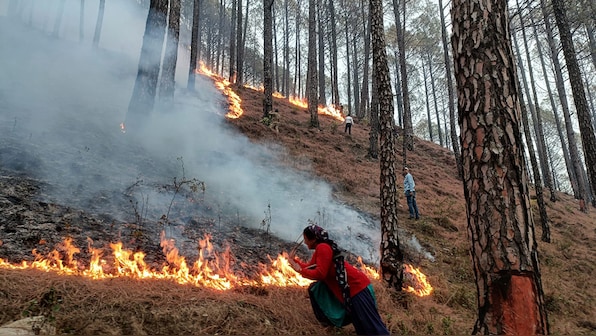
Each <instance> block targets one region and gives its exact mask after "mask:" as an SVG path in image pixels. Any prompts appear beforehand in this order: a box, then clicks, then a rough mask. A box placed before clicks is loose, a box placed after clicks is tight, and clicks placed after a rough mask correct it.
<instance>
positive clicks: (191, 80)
mask: <svg viewBox="0 0 596 336" xmlns="http://www.w3.org/2000/svg"><path fill="white" fill-rule="evenodd" d="M200 6H201V0H194V4H193V7H192V32H191V37H190V64H189V66H188V83H187V85H186V88H187V89H188V90H194V89H195V75H196V72H197V49H198V48H199V13H200Z"/></svg>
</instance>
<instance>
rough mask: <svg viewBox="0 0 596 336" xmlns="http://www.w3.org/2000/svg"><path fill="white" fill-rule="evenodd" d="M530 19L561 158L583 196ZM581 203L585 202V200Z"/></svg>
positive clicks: (574, 187)
mask: <svg viewBox="0 0 596 336" xmlns="http://www.w3.org/2000/svg"><path fill="white" fill-rule="evenodd" d="M530 20H531V23H532V27H533V28H534V39H535V42H536V46H537V49H538V57H539V58H540V65H541V67H542V75H543V76H544V83H545V85H546V92H547V95H548V98H549V102H550V106H551V109H552V110H553V115H554V119H555V125H556V126H557V134H558V135H559V141H560V142H561V149H562V150H563V158H564V160H565V167H566V168H567V175H568V176H569V182H570V183H571V188H572V190H573V195H574V196H575V198H583V197H584V196H583V195H584V194H585V189H584V190H582V191H580V190H579V185H578V182H577V176H576V175H575V171H574V170H573V164H572V161H571V157H570V155H569V145H568V144H567V141H566V140H565V136H564V134H563V127H562V125H561V120H560V119H559V112H558V108H557V104H556V103H555V97H554V95H553V92H552V90H551V87H550V80H549V75H548V70H547V69H546V61H545V60H544V54H543V52H542V44H541V43H540V39H539V38H538V29H537V28H536V23H535V22H534V17H533V16H532V15H530ZM583 203H585V201H584V202H583Z"/></svg>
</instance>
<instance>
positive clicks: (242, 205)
mask: <svg viewBox="0 0 596 336" xmlns="http://www.w3.org/2000/svg"><path fill="white" fill-rule="evenodd" d="M57 2H58V1H56V3H57ZM31 3H35V4H36V5H35V6H36V7H35V8H34V9H33V11H32V12H28V9H27V8H24V9H23V11H22V12H21V14H20V17H19V18H18V19H14V18H13V19H9V18H7V17H0V25H1V26H0V46H1V47H0V60H2V61H1V62H0V165H2V166H4V167H6V168H9V169H12V170H16V171H22V172H27V173H29V174H33V175H34V177H36V178H38V179H40V180H41V181H42V182H44V183H45V187H44V188H43V189H42V195H41V197H45V198H47V199H48V200H50V201H55V202H60V203H64V204H67V205H73V206H77V207H82V208H85V209H89V210H91V211H94V212H96V213H102V212H106V213H110V214H112V215H114V216H116V217H118V218H121V219H123V220H126V219H127V217H128V220H130V217H131V211H130V208H128V210H129V211H128V212H127V211H126V207H127V205H122V204H118V203H121V202H122V199H121V198H119V197H118V195H121V194H122V193H123V192H124V190H125V189H126V188H127V187H129V186H131V185H132V184H134V183H135V182H136V181H139V180H143V185H145V186H147V187H146V188H145V189H140V188H139V189H137V191H139V192H141V191H142V193H141V194H139V195H137V200H141V201H142V202H145V201H146V202H147V206H148V207H150V208H152V211H149V213H150V214H151V213H154V214H160V213H162V214H163V213H164V212H165V208H167V204H168V203H169V202H170V200H171V194H164V193H161V192H159V191H158V190H157V188H152V187H151V186H156V185H159V184H169V183H171V182H172V178H173V177H175V176H176V177H177V178H179V179H180V178H181V177H182V176H181V175H182V172H181V166H180V161H178V160H177V158H180V157H181V158H183V161H182V162H183V163H184V169H185V170H184V171H185V176H186V177H187V178H197V179H199V180H201V181H204V182H205V183H206V187H207V191H206V193H205V198H207V199H208V201H209V202H212V204H217V206H218V207H219V208H220V209H221V211H225V212H227V213H228V214H238V215H239V216H240V217H242V218H245V220H244V221H243V223H241V224H242V225H245V226H248V227H255V228H256V227H260V225H261V222H262V220H263V219H264V218H265V217H267V216H268V215H267V214H266V212H267V211H268V209H271V227H270V230H271V232H272V233H273V234H275V235H277V236H278V237H280V238H283V239H287V240H290V241H293V240H295V239H296V237H298V236H299V235H300V233H301V232H302V229H303V228H304V227H305V226H306V225H307V224H308V221H309V220H313V221H316V222H318V223H319V224H320V225H322V226H324V227H326V228H327V229H328V231H329V232H330V235H331V237H332V238H333V239H336V240H337V241H338V243H339V244H340V245H341V246H342V247H344V248H347V249H349V250H351V251H352V252H353V253H356V254H358V255H361V256H363V257H364V258H365V259H368V260H377V259H378V256H377V254H378V252H377V251H378V246H379V241H380V229H379V226H378V223H377V222H376V221H375V220H373V219H371V218H368V217H366V216H365V215H362V214H361V213H359V212H357V211H355V210H354V209H352V208H350V207H348V206H345V205H343V204H341V203H339V202H338V201H336V200H334V199H333V197H332V193H331V188H330V186H329V185H328V184H326V183H325V182H323V181H320V180H317V179H315V178H314V177H312V176H307V175H304V174H299V173H297V172H294V171H292V170H289V169H287V168H281V166H280V165H278V159H277V158H276V157H275V155H274V154H272V153H271V151H268V150H267V149H266V148H264V147H262V146H258V145H255V144H253V143H250V142H249V140H248V139H247V138H246V137H244V136H243V135H241V134H239V133H238V132H236V131H234V130H232V129H230V128H229V127H227V126H226V122H225V119H224V118H223V115H224V114H225V113H226V111H225V108H224V106H225V105H224V104H222V101H223V98H222V97H221V95H220V94H219V92H217V90H216V89H215V88H214V87H213V85H212V84H211V83H210V81H209V80H206V79H201V78H200V77H197V84H196V87H197V90H196V92H187V91H186V90H185V89H184V88H183V87H184V86H185V83H186V80H187V75H186V73H187V71H188V64H187V62H188V58H187V56H184V55H181V57H179V63H178V76H177V78H176V80H177V91H176V103H174V104H173V105H172V106H166V107H161V108H159V109H158V110H157V111H155V112H154V113H153V114H151V117H150V119H149V121H148V125H147V130H146V132H144V133H143V134H140V135H138V137H137V136H130V134H123V133H122V132H121V131H120V129H119V124H120V122H122V121H123V120H124V118H125V114H126V111H127V109H128V103H129V100H130V96H131V93H132V89H133V87H134V81H135V77H136V72H137V62H138V56H139V52H140V46H141V43H142V37H143V36H142V35H143V31H144V25H145V21H144V20H145V17H146V14H147V9H146V8H140V7H139V6H138V5H137V4H136V2H135V1H123V0H120V1H107V2H106V13H105V17H104V24H103V30H102V37H101V42H100V48H99V49H95V48H93V47H92V45H91V39H92V37H93V30H94V27H95V20H96V15H97V1H85V6H86V12H85V13H86V18H85V29H84V32H85V39H84V41H82V42H79V41H78V37H79V35H78V34H79V30H78V23H79V16H78V13H79V12H78V10H79V9H78V8H79V7H78V5H79V4H80V1H67V8H66V10H65V15H64V17H63V23H62V25H61V28H60V34H59V37H55V36H52V35H51V33H52V32H53V27H54V21H53V20H54V16H52V15H51V14H47V15H46V14H44V11H45V12H46V13H53V12H52V11H55V10H56V9H55V6H57V5H54V4H53V3H54V2H49V1H47V2H41V3H38V2H31ZM44 6H45V7H44ZM0 13H2V8H0ZM31 13H32V14H31ZM47 16H49V19H48V18H47ZM29 17H31V21H30V24H29ZM181 43H182V44H185V43H186V44H187V43H188V41H181ZM181 49H184V48H181ZM185 62H186V63H185ZM118 205H120V207H119V208H120V210H115V209H116V208H118ZM122 209H124V211H123V210H122ZM192 215H193V214H189V216H192ZM197 215H199V214H197ZM230 225H231V224H230Z"/></svg>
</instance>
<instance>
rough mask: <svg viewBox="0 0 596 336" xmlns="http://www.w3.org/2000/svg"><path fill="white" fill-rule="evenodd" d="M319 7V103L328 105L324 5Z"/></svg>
mask: <svg viewBox="0 0 596 336" xmlns="http://www.w3.org/2000/svg"><path fill="white" fill-rule="evenodd" d="M317 7H318V8H317V9H318V10H317V26H318V28H319V34H318V35H317V36H318V40H319V41H318V42H319V63H318V65H319V105H321V106H325V105H327V97H326V95H325V43H324V38H323V37H324V36H323V35H324V33H323V32H324V31H325V28H324V27H323V20H321V15H323V8H324V6H322V5H321V6H317Z"/></svg>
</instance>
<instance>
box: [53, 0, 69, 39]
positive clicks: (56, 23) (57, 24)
mask: <svg viewBox="0 0 596 336" xmlns="http://www.w3.org/2000/svg"><path fill="white" fill-rule="evenodd" d="M65 4H66V0H60V3H59V4H58V13H57V14H56V21H54V33H53V35H54V36H55V37H59V36H60V27H61V26H62V17H63V16H64V5H65Z"/></svg>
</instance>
